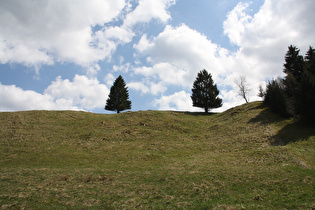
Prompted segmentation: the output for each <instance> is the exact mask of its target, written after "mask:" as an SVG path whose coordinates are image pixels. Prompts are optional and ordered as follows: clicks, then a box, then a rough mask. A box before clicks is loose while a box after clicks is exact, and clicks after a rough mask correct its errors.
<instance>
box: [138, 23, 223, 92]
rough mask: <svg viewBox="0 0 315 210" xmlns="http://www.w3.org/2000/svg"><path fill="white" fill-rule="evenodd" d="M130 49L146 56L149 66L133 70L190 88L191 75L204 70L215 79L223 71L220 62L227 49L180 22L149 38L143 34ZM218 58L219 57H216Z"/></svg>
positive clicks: (193, 75) (192, 76)
mask: <svg viewBox="0 0 315 210" xmlns="http://www.w3.org/2000/svg"><path fill="white" fill-rule="evenodd" d="M134 48H135V49H136V50H137V51H138V53H140V54H141V55H144V56H147V60H148V61H149V62H148V63H149V64H151V65H153V66H152V69H150V68H147V69H146V68H144V67H139V68H137V69H135V72H136V73H142V74H143V75H145V76H150V75H151V76H152V75H154V74H155V75H158V76H159V77H160V79H161V80H162V81H164V82H166V83H168V84H176V85H181V86H183V87H188V86H189V87H190V86H191V83H192V80H193V78H194V77H195V76H196V75H197V73H198V72H199V71H200V70H202V69H207V70H208V71H210V72H211V74H212V75H214V77H215V78H218V76H219V75H220V74H221V73H222V72H223V70H224V68H223V67H222V64H221V62H222V61H223V60H224V59H225V58H226V56H227V53H228V51H227V50H225V49H224V48H221V47H220V46H218V45H216V44H214V43H212V42H211V40H209V39H208V38H207V37H206V36H205V35H203V34H201V33H199V32H198V31H196V30H193V29H191V28H189V27H188V26H186V25H185V24H182V25H180V26H178V27H172V26H170V25H168V26H166V28H165V29H164V31H163V32H161V33H160V34H159V35H158V36H157V37H153V38H151V39H150V40H149V39H148V38H147V35H143V36H142V38H141V39H140V41H139V43H138V44H135V45H134ZM218 58H219V59H218Z"/></svg>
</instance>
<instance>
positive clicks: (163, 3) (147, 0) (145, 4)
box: [124, 0, 175, 27]
mask: <svg viewBox="0 0 315 210" xmlns="http://www.w3.org/2000/svg"><path fill="white" fill-rule="evenodd" d="M173 4H175V0H140V1H139V5H138V6H137V8H136V9H135V10H134V11H132V12H130V13H129V14H128V15H127V16H126V18H125V20H124V25H126V26H128V27H133V26H134V25H135V24H137V23H148V22H150V21H151V20H152V19H157V20H159V21H161V22H163V23H166V22H167V21H168V20H169V19H171V16H170V14H169V13H168V12H167V8H168V7H170V6H171V5H173Z"/></svg>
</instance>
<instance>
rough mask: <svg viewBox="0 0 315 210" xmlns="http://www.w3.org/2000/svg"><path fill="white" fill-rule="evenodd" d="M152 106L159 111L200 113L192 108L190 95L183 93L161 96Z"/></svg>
mask: <svg viewBox="0 0 315 210" xmlns="http://www.w3.org/2000/svg"><path fill="white" fill-rule="evenodd" d="M153 105H154V106H156V107H158V109H160V110H178V111H200V109H198V108H194V107H193V106H192V100H191V98H190V94H189V93H186V92H185V91H180V92H176V93H174V94H173V95H169V96H161V98H160V99H155V100H154V102H153Z"/></svg>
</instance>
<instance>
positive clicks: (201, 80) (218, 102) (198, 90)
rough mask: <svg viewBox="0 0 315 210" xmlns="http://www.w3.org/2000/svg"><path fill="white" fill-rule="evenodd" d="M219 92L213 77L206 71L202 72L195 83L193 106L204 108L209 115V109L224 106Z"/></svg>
mask: <svg viewBox="0 0 315 210" xmlns="http://www.w3.org/2000/svg"><path fill="white" fill-rule="evenodd" d="M218 95H219V90H218V88H217V85H216V84H214V83H213V80H212V76H211V74H210V73H208V72H207V71H206V70H205V69H204V70H202V71H200V72H199V73H198V75H197V78H196V80H195V81H194V84H193V88H192V96H191V99H192V101H193V106H195V107H200V108H204V109H205V112H206V113H208V111H209V109H212V108H218V107H221V106H222V99H221V98H219V97H218Z"/></svg>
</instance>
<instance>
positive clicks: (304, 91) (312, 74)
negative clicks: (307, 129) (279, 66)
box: [298, 47, 315, 123]
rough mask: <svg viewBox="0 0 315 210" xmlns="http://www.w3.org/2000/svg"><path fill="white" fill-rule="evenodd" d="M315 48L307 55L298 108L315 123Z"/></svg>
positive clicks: (306, 117)
mask: <svg viewBox="0 0 315 210" xmlns="http://www.w3.org/2000/svg"><path fill="white" fill-rule="evenodd" d="M314 107H315V50H314V49H313V48H312V47H310V48H309V50H308V52H307V53H306V56H305V71H304V72H303V75H302V78H301V82H300V89H299V97H298V108H299V112H300V113H301V115H302V117H303V118H305V119H307V120H309V121H310V122H313V123H315V108H314Z"/></svg>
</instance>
